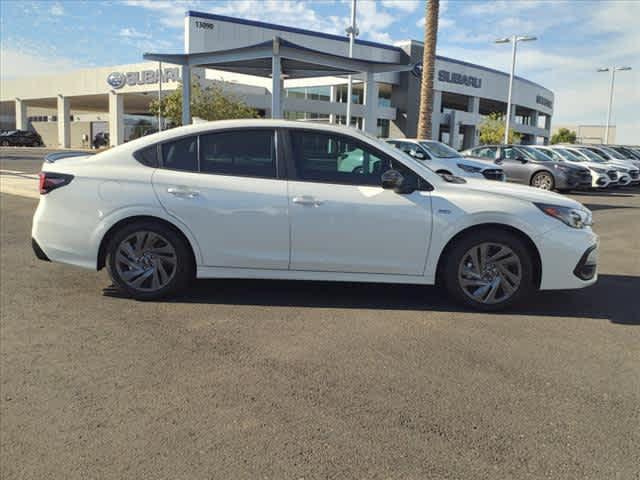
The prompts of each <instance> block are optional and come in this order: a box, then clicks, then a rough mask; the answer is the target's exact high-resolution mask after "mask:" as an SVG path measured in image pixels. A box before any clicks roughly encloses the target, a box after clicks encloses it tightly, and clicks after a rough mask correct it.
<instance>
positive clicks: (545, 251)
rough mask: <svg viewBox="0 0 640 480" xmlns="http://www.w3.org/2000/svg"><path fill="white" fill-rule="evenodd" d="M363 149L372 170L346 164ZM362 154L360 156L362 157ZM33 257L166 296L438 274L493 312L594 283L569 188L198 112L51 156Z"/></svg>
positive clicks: (143, 294) (327, 131) (585, 213)
mask: <svg viewBox="0 0 640 480" xmlns="http://www.w3.org/2000/svg"><path fill="white" fill-rule="evenodd" d="M352 152H358V155H357V158H359V159H361V161H362V165H361V166H362V168H361V169H360V170H357V171H353V170H352V171H342V170H341V169H339V165H340V158H341V157H343V156H344V155H347V156H349V155H350V154H351V153H352ZM354 157H356V155H354ZM40 193H41V196H40V202H39V204H38V208H37V210H36V212H35V215H34V218H33V229H32V238H33V248H34V251H35V254H36V255H37V256H38V258H40V259H43V260H52V261H56V262H62V263H68V264H72V265H77V266H81V267H86V268H89V269H93V270H95V269H98V270H100V269H101V268H103V267H104V266H106V267H107V270H108V272H109V275H110V276H111V279H112V281H113V282H114V285H115V286H117V288H119V289H121V290H122V291H123V292H125V293H126V294H129V295H131V296H132V297H134V298H137V299H141V300H151V299H156V298H159V297H162V296H165V295H168V294H171V293H173V292H175V291H177V290H179V289H180V288H182V287H185V286H186V285H187V284H188V283H189V281H190V279H192V278H193V277H197V278H262V279H289V280H328V281H329V280H331V281H350V282H353V281H355V282H360V281H362V282H388V283H406V284H434V283H438V284H442V285H443V286H444V287H445V288H446V289H447V290H448V292H449V293H450V294H451V295H452V296H453V297H454V298H456V299H457V300H458V301H460V302H463V303H465V304H467V305H470V306H473V307H475V308H478V309H481V310H496V309H500V308H504V307H508V306H509V305H513V304H514V303H516V302H518V301H520V300H522V299H523V298H524V297H525V296H527V295H528V294H530V293H531V292H532V291H535V290H538V289H541V290H553V289H571V288H581V287H586V286H588V285H591V284H593V283H594V282H595V281H596V279H597V267H596V263H597V248H598V237H597V236H596V234H595V233H594V232H593V231H592V229H591V223H592V217H591V212H590V211H589V210H588V209H587V208H585V207H584V206H583V205H581V204H580V203H578V202H576V201H575V200H572V199H570V198H568V197H565V196H563V195H558V194H555V193H552V192H544V191H540V190H536V189H532V188H528V187H523V186H520V185H513V184H509V183H506V182H487V181H485V180H479V179H474V178H467V179H463V178H461V177H456V176H444V177H442V176H440V175H438V174H436V173H435V172H433V171H432V170H431V169H429V168H428V167H427V166H426V165H425V164H424V162H420V161H416V160H415V159H413V158H411V157H409V156H408V155H406V154H404V153H402V152H401V151H399V150H398V149H396V148H394V147H392V146H391V145H389V144H387V143H385V142H383V141H380V140H377V139H375V138H372V137H370V136H367V135H365V134H363V133H361V132H358V131H357V130H354V129H349V128H346V127H340V126H336V125H321V124H311V123H309V124H301V123H300V122H291V121H285V120H259V119H255V120H228V121H220V122H210V123H201V124H197V125H189V126H184V127H179V128H175V129H173V130H169V131H165V132H161V133H157V134H154V135H149V136H145V137H142V138H139V139H136V140H134V141H131V142H128V143H126V144H123V145H120V146H118V147H115V148H112V149H109V150H106V151H103V152H100V153H98V154H97V155H92V156H87V157H71V158H62V159H60V160H57V161H55V162H53V163H44V164H43V172H42V173H41V176H40Z"/></svg>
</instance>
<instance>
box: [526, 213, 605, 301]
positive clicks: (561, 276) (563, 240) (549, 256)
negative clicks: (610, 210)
mask: <svg viewBox="0 0 640 480" xmlns="http://www.w3.org/2000/svg"><path fill="white" fill-rule="evenodd" d="M537 245H538V249H539V251H540V259H541V264H542V276H541V281H540V289H541V290H561V289H573V288H583V287H588V286H589V285H593V284H594V283H595V282H596V281H597V279H598V270H597V255H598V236H597V235H596V234H595V233H594V232H593V230H591V228H584V229H575V228H571V227H568V226H566V225H562V224H561V225H558V227H556V228H554V229H553V230H551V231H549V232H547V233H546V234H544V236H543V237H542V238H541V239H539V241H538V242H537ZM585 255H586V256H585ZM587 266H588V267H589V268H585V267H587ZM588 270H590V271H588ZM576 272H579V273H581V274H582V275H581V276H579V275H578V274H577V273H576Z"/></svg>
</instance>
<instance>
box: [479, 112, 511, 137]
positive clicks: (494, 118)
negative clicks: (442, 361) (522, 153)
mask: <svg viewBox="0 0 640 480" xmlns="http://www.w3.org/2000/svg"><path fill="white" fill-rule="evenodd" d="M478 129H479V131H480V143H481V144H483V145H492V144H500V143H502V142H503V141H504V129H505V121H504V115H502V114H501V113H490V114H489V115H487V117H485V119H484V120H482V122H481V123H480V125H479V126H478ZM519 141H520V134H519V133H517V132H516V131H515V130H513V128H510V129H509V143H518V142H519Z"/></svg>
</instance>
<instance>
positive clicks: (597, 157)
mask: <svg viewBox="0 0 640 480" xmlns="http://www.w3.org/2000/svg"><path fill="white" fill-rule="evenodd" d="M577 150H578V151H579V152H580V153H583V154H584V155H586V156H587V157H589V160H591V161H592V162H597V163H607V161H606V160H605V159H604V158H602V157H601V156H600V155H597V154H595V153H593V152H592V151H591V150H589V149H588V148H578V149H577Z"/></svg>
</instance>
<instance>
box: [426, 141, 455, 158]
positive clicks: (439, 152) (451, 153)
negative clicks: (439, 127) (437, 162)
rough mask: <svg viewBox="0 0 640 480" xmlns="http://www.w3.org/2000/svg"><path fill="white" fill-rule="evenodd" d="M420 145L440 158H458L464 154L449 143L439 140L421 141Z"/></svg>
mask: <svg viewBox="0 0 640 480" xmlns="http://www.w3.org/2000/svg"><path fill="white" fill-rule="evenodd" d="M420 146H421V147H422V148H424V149H425V150H427V152H429V153H431V154H433V156H434V157H440V158H457V157H461V156H462V155H461V154H460V153H459V152H456V151H455V150H454V149H453V148H451V147H450V146H449V145H445V144H444V143H439V142H420Z"/></svg>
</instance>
